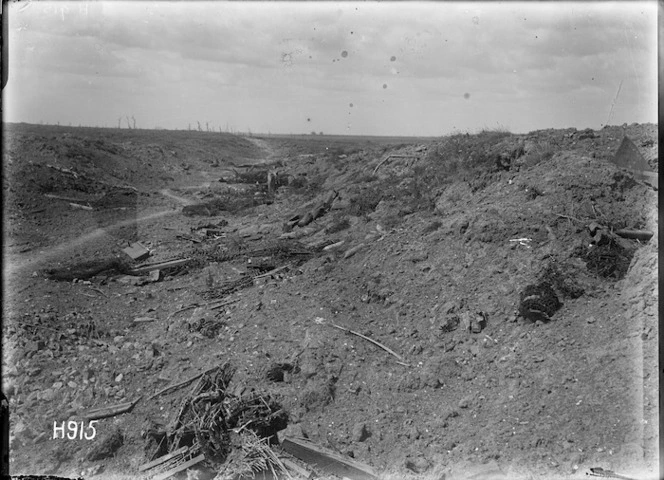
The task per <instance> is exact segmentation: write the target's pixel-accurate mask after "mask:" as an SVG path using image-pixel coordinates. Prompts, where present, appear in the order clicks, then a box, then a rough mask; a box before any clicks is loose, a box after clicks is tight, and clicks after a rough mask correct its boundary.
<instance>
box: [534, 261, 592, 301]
mask: <svg viewBox="0 0 664 480" xmlns="http://www.w3.org/2000/svg"><path fill="white" fill-rule="evenodd" d="M578 275H579V273H578V270H577V269H574V268H573V267H572V266H570V265H567V264H563V265H559V264H558V263H557V262H552V263H549V264H548V265H547V266H546V267H545V268H544V271H543V272H542V275H541V277H540V278H541V281H542V282H543V283H548V284H550V285H551V286H552V287H553V288H554V289H555V291H556V292H558V293H559V294H560V295H561V296H563V297H569V298H579V297H581V296H582V295H583V294H584V293H585V289H584V288H583V286H582V285H581V284H580V283H579V281H578V279H577V278H578Z"/></svg>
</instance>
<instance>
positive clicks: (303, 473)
mask: <svg viewBox="0 0 664 480" xmlns="http://www.w3.org/2000/svg"><path fill="white" fill-rule="evenodd" d="M279 460H281V463H283V464H284V465H285V466H286V468H287V469H288V470H291V471H293V472H295V473H296V474H298V475H299V476H300V477H302V478H304V479H306V480H309V479H310V478H313V476H314V472H311V471H309V470H307V469H306V468H302V467H301V466H299V465H298V464H297V463H295V462H294V461H292V460H290V459H288V458H280V459H279Z"/></svg>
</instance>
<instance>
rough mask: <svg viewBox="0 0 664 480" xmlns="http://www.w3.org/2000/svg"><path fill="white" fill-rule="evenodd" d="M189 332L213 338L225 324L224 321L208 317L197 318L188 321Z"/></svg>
mask: <svg viewBox="0 0 664 480" xmlns="http://www.w3.org/2000/svg"><path fill="white" fill-rule="evenodd" d="M187 326H188V328H189V331H190V332H198V333H200V334H201V335H203V336H205V337H207V338H215V337H216V336H217V335H219V331H220V330H221V329H222V328H224V327H225V326H226V322H224V321H217V320H214V319H209V318H198V319H196V320H193V321H191V322H189V323H188V325H187Z"/></svg>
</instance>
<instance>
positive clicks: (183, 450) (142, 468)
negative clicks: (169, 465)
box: [138, 447, 189, 472]
mask: <svg viewBox="0 0 664 480" xmlns="http://www.w3.org/2000/svg"><path fill="white" fill-rule="evenodd" d="M187 450H189V447H182V448H179V449H177V450H176V451H174V452H172V453H169V454H168V455H164V456H163V457H159V458H157V459H156V460H153V461H151V462H148V463H144V464H143V465H141V466H140V467H138V471H139V472H144V471H145V470H149V469H151V468H154V467H156V466H158V465H161V464H162V463H165V462H167V461H168V460H171V459H172V458H175V457H177V456H178V455H184V454H185V453H186V452H187Z"/></svg>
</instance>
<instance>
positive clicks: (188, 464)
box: [152, 455, 205, 480]
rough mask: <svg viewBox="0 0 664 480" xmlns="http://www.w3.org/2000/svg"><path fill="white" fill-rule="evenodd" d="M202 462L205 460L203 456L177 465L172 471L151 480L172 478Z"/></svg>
mask: <svg viewBox="0 0 664 480" xmlns="http://www.w3.org/2000/svg"><path fill="white" fill-rule="evenodd" d="M203 460H205V455H199V456H198V457H196V458H192V459H191V460H189V461H188V462H184V463H183V464H182V465H178V466H177V467H175V468H174V469H172V470H169V471H168V472H164V473H162V474H160V475H157V476H156V477H153V478H152V480H166V479H167V478H168V477H172V476H173V475H175V474H176V473H178V472H182V471H184V470H186V469H188V468H189V467H193V466H194V465H196V464H197V463H201V462H202V461H203Z"/></svg>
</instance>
